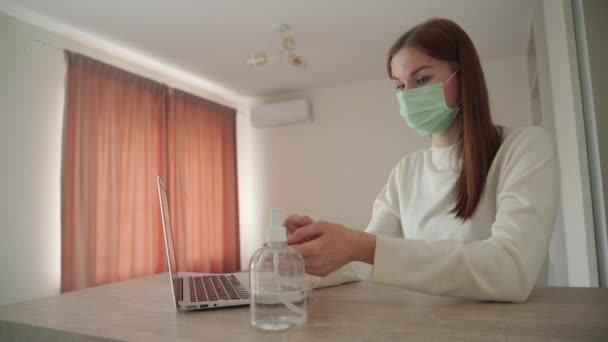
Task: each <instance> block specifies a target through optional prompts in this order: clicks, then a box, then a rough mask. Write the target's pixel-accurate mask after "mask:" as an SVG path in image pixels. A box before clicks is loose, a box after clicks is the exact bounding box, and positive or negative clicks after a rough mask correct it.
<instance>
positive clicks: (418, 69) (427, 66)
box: [410, 65, 431, 77]
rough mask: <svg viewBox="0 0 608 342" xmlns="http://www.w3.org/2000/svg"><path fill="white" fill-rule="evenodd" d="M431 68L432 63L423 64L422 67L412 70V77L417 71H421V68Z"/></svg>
mask: <svg viewBox="0 0 608 342" xmlns="http://www.w3.org/2000/svg"><path fill="white" fill-rule="evenodd" d="M430 68H431V66H430V65H423V66H421V67H419V68H417V69H416V70H414V71H412V72H410V77H412V76H414V75H416V74H417V73H419V72H420V71H421V70H424V69H430Z"/></svg>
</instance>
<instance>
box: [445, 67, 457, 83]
mask: <svg viewBox="0 0 608 342" xmlns="http://www.w3.org/2000/svg"><path fill="white" fill-rule="evenodd" d="M458 70H460V67H458V68H457V69H456V71H454V72H453V73H452V75H450V77H448V79H447V80H445V82H443V85H445V84H446V83H448V82H449V81H450V80H451V79H452V77H454V75H456V73H457V72H458Z"/></svg>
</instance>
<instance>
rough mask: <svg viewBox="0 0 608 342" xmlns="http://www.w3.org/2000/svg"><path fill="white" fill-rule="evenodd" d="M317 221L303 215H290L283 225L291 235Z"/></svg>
mask: <svg viewBox="0 0 608 342" xmlns="http://www.w3.org/2000/svg"><path fill="white" fill-rule="evenodd" d="M314 222H315V221H314V220H313V219H311V218H310V217H309V216H301V215H290V216H289V217H287V218H286V219H285V221H284V222H283V225H284V226H285V228H287V230H288V231H289V232H291V233H293V232H295V231H296V230H297V229H298V228H300V227H304V226H308V225H311V224H313V223H314Z"/></svg>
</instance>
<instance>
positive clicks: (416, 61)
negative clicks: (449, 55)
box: [391, 47, 460, 108]
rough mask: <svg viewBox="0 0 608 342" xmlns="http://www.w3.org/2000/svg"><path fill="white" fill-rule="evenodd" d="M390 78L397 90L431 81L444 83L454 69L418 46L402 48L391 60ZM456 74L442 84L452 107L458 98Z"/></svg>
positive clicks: (446, 99)
mask: <svg viewBox="0 0 608 342" xmlns="http://www.w3.org/2000/svg"><path fill="white" fill-rule="evenodd" d="M391 69H392V75H391V76H392V77H391V78H392V79H393V82H394V86H395V89H397V90H398V91H401V90H406V89H414V88H418V87H422V86H425V85H429V84H433V83H445V81H447V80H448V79H449V78H450V76H451V75H452V74H453V73H454V71H455V70H452V68H450V64H449V63H448V62H446V61H442V60H439V59H435V58H433V57H431V56H429V55H427V54H426V53H424V52H423V51H422V50H420V49H418V48H407V47H406V48H403V49H401V50H399V52H397V53H396V54H395V55H394V56H393V59H392V60H391ZM459 84H460V82H459V81H458V74H456V75H454V77H452V78H451V79H450V81H449V82H448V83H445V84H444V86H443V90H444V95H445V101H446V104H447V105H448V107H450V108H454V107H456V105H457V104H458V100H459V99H460V89H459Z"/></svg>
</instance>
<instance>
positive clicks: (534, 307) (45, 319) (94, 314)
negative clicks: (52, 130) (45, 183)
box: [0, 274, 608, 341]
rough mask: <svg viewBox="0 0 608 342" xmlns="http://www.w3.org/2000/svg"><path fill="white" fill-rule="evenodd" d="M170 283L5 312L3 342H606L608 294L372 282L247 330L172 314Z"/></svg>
mask: <svg viewBox="0 0 608 342" xmlns="http://www.w3.org/2000/svg"><path fill="white" fill-rule="evenodd" d="M167 278H168V275H167V274H157V275H153V276H149V277H144V278H140V279H135V280H131V281H126V282H122V283H116V284H111V285H105V286H99V287H95V288H90V289H85V290H81V291H75V292H71V293H66V294H62V295H57V296H53V297H47V298H42V299H37V300H32V301H28V302H23V303H18V304H11V305H5V306H0V341H11V340H19V341H42V340H44V341H54V340H57V341H65V340H69V341H106V340H141V341H405V340H407V341H555V340H559V341H567V340H568V341H608V289H597V288H537V289H535V290H534V292H533V294H532V296H531V298H530V299H529V300H528V302H526V303H524V304H507V303H490V302H474V301H464V300H459V299H451V298H442V297H433V296H426V295H421V294H417V293H414V292H411V291H407V290H404V289H400V288H395V287H386V286H381V285H376V284H373V283H369V282H361V283H353V284H348V285H343V286H338V287H333V288H327V289H319V290H315V291H313V292H311V294H310V299H309V305H308V314H309V317H308V322H307V323H306V324H305V325H303V326H301V327H297V328H293V329H291V330H287V331H284V332H265V331H259V330H257V329H254V328H252V327H251V326H250V325H249V307H237V308H228V309H220V310H210V311H195V312H176V311H175V309H174V307H173V303H172V297H171V295H170V291H169V288H168V281H167Z"/></svg>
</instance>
